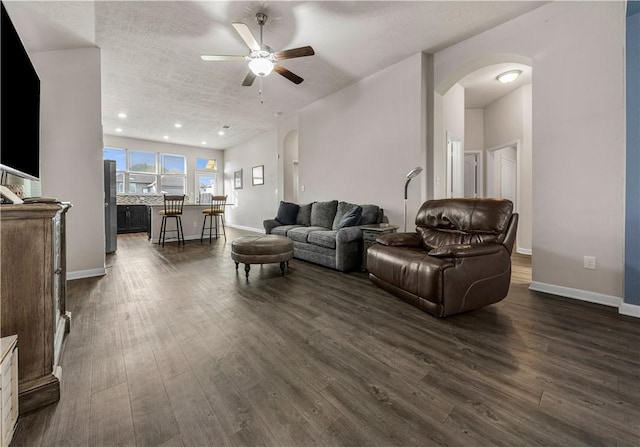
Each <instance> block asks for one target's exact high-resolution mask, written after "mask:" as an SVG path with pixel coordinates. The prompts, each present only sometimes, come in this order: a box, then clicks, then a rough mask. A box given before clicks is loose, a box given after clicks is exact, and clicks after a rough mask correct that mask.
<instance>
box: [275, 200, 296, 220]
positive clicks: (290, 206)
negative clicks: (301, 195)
mask: <svg viewBox="0 0 640 447" xmlns="http://www.w3.org/2000/svg"><path fill="white" fill-rule="evenodd" d="M299 209H300V205H298V204H297V203H291V202H284V201H281V202H280V206H279V207H278V215H277V216H276V222H278V223H279V224H280V225H295V223H296V218H297V217H298V210H299Z"/></svg>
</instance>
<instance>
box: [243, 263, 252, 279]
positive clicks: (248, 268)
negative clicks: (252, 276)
mask: <svg viewBox="0 0 640 447" xmlns="http://www.w3.org/2000/svg"><path fill="white" fill-rule="evenodd" d="M249 270H251V266H250V265H249V264H245V265H244V272H245V273H246V274H247V279H249Z"/></svg>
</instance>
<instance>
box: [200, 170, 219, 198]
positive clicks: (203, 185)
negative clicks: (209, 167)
mask: <svg viewBox="0 0 640 447" xmlns="http://www.w3.org/2000/svg"><path fill="white" fill-rule="evenodd" d="M217 183H218V174H211V173H208V172H196V187H197V190H198V196H199V197H200V203H205V204H206V203H211V197H210V196H215V195H216V194H217V186H216V185H217ZM205 197H206V199H205Z"/></svg>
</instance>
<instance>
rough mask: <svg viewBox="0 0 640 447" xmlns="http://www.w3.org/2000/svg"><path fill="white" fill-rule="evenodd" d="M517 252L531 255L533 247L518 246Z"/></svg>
mask: <svg viewBox="0 0 640 447" xmlns="http://www.w3.org/2000/svg"><path fill="white" fill-rule="evenodd" d="M516 253H519V254H521V255H528V256H531V253H532V252H531V249H530V248H522V247H517V248H516Z"/></svg>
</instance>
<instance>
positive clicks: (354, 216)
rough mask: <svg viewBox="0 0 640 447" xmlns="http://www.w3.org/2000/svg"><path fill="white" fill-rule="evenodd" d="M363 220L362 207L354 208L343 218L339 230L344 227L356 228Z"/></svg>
mask: <svg viewBox="0 0 640 447" xmlns="http://www.w3.org/2000/svg"><path fill="white" fill-rule="evenodd" d="M360 220H362V207H361V206H359V205H357V206H354V207H353V208H352V209H351V211H349V212H348V213H347V214H345V215H344V216H342V219H340V223H338V229H340V228H344V227H355V226H356V225H358V224H359V223H360Z"/></svg>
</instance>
